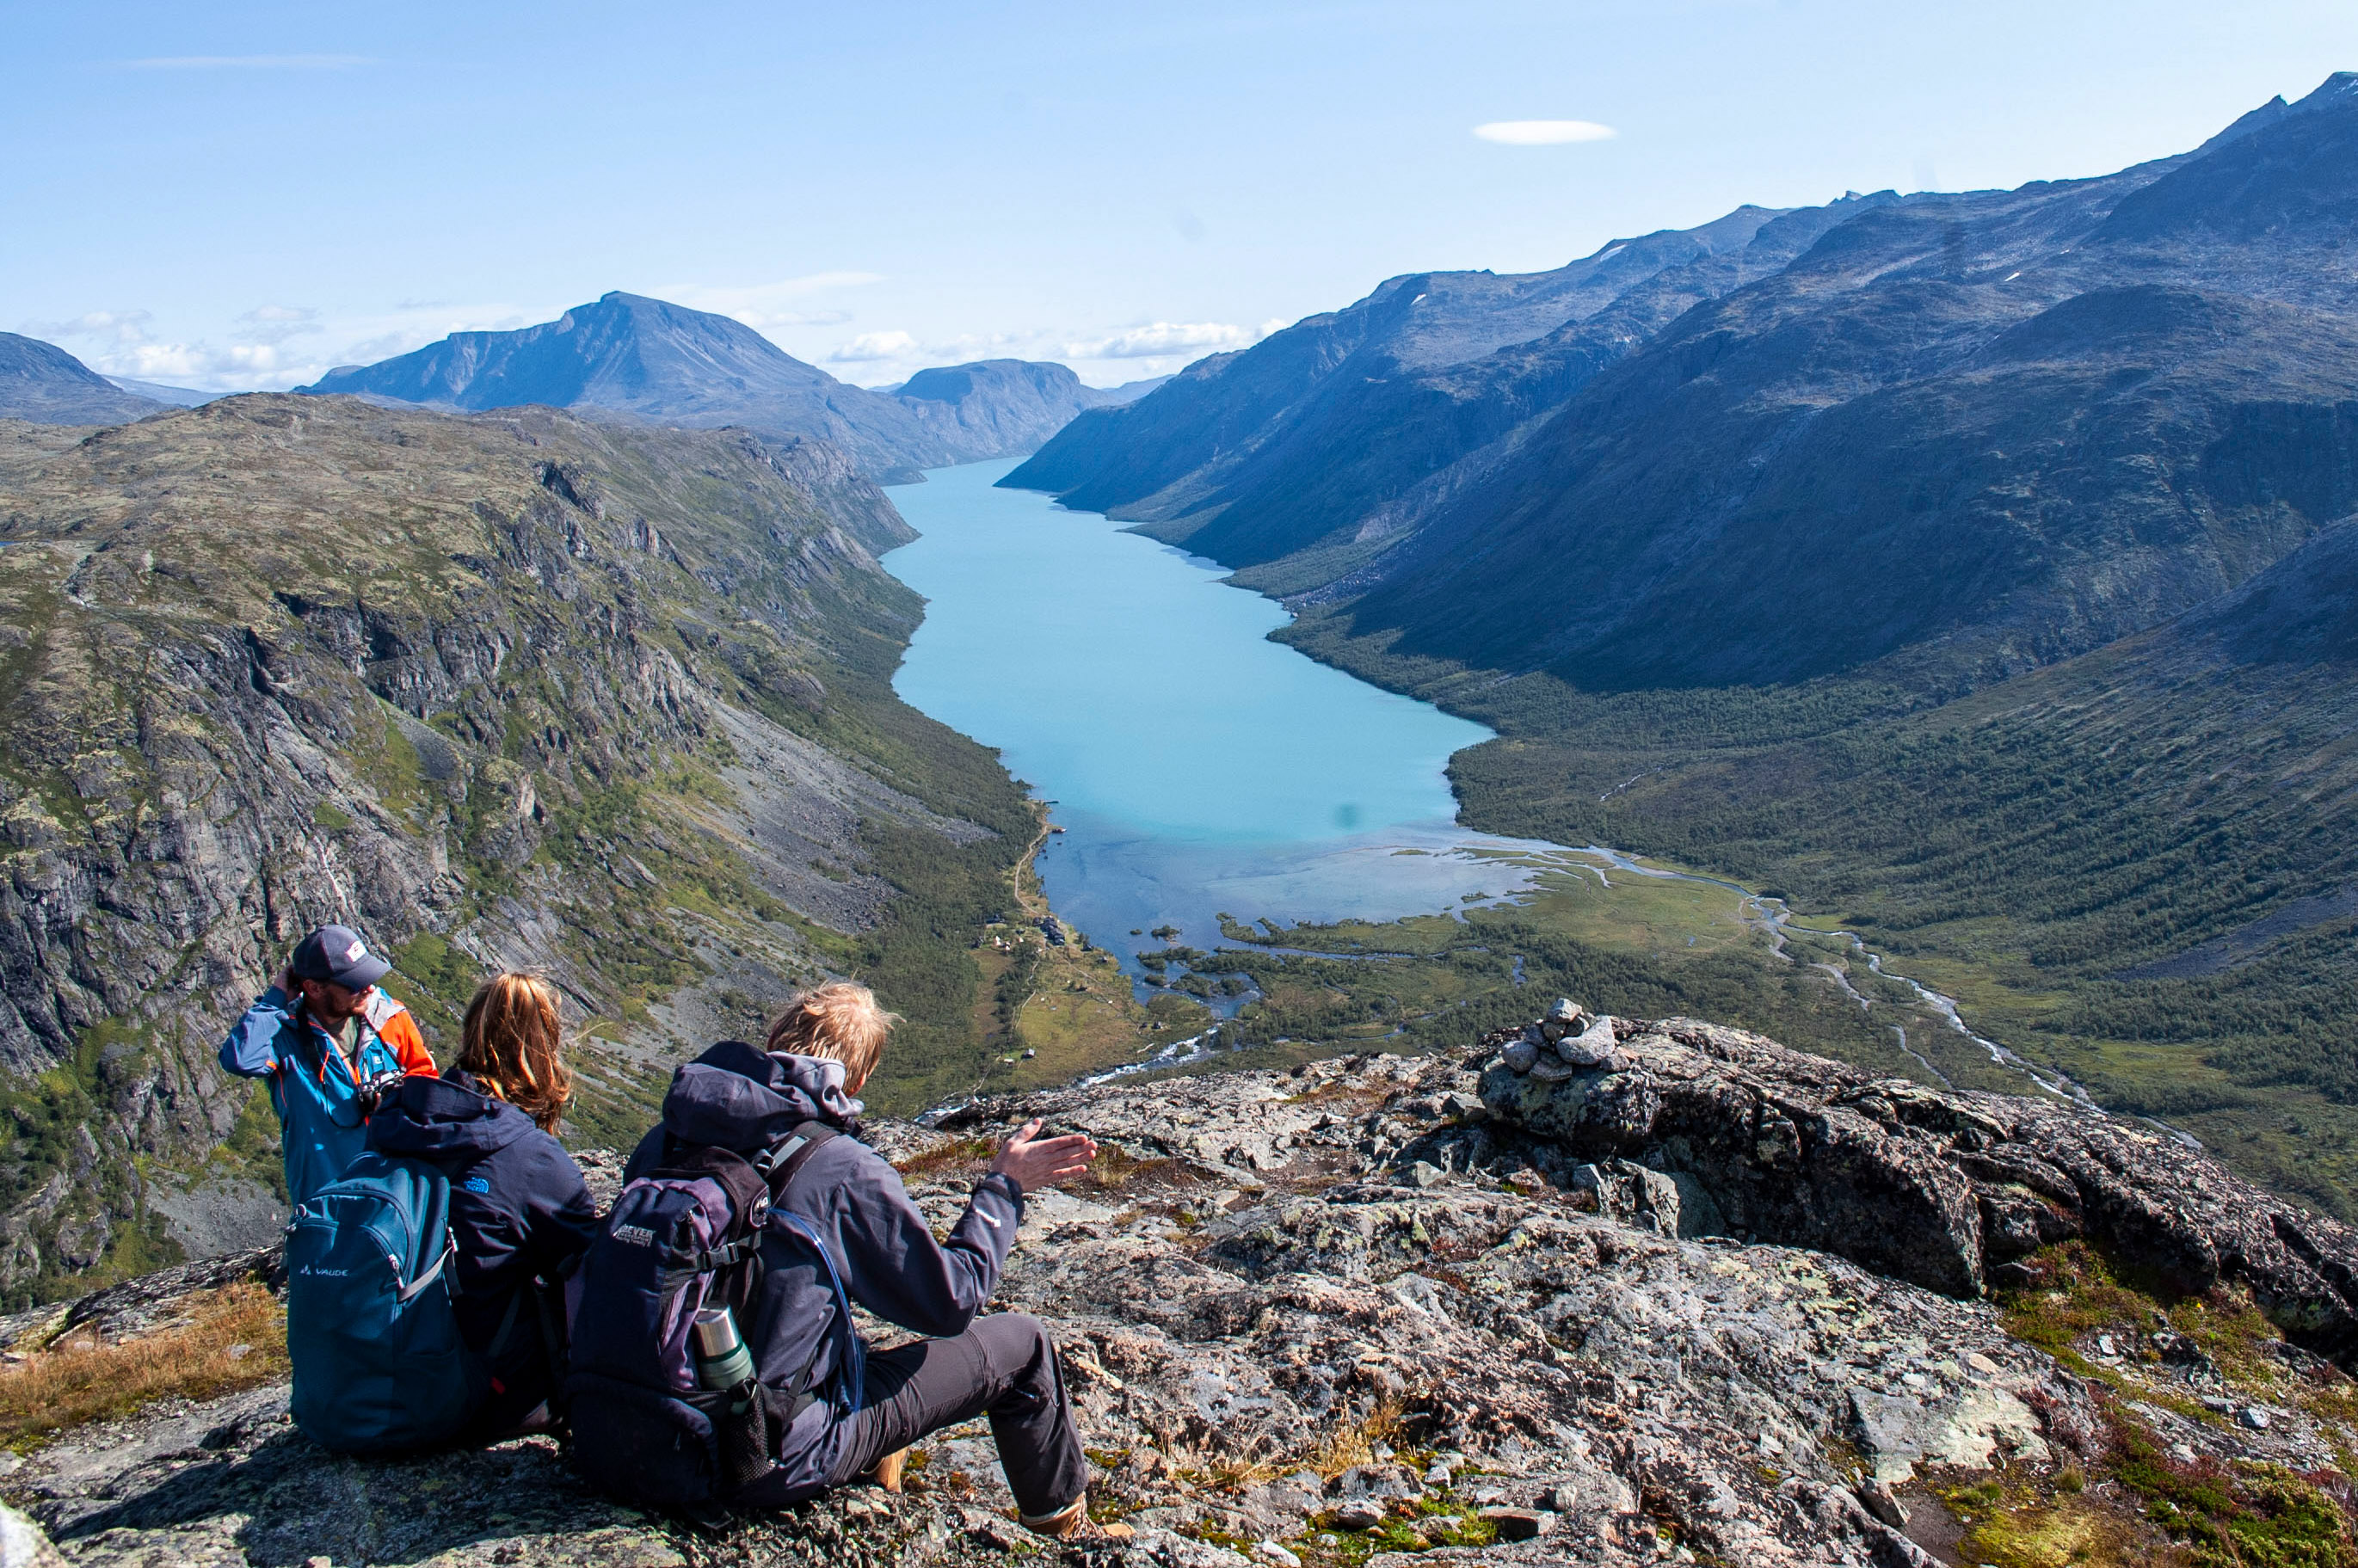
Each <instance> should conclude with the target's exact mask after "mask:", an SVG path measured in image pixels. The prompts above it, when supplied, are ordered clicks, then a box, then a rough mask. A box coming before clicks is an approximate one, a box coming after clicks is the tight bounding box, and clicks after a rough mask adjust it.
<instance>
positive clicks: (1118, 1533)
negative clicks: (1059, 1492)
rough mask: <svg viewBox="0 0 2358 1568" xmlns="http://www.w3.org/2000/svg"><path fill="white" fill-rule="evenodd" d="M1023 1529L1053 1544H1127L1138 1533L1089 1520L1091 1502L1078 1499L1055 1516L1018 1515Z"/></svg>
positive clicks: (1124, 1527)
mask: <svg viewBox="0 0 2358 1568" xmlns="http://www.w3.org/2000/svg"><path fill="white" fill-rule="evenodd" d="M1016 1518H1017V1519H1020V1520H1022V1525H1023V1528H1024V1529H1026V1530H1030V1531H1031V1532H1032V1533H1033V1534H1034V1535H1044V1536H1046V1537H1047V1538H1048V1539H1049V1540H1051V1541H1128V1540H1129V1539H1130V1537H1131V1536H1133V1535H1136V1534H1137V1533H1138V1532H1137V1531H1136V1530H1132V1529H1130V1526H1128V1525H1126V1524H1099V1523H1098V1522H1097V1521H1096V1520H1094V1519H1090V1518H1089V1499H1088V1498H1087V1497H1086V1496H1083V1497H1078V1498H1074V1499H1073V1500H1072V1501H1071V1502H1069V1503H1066V1504H1065V1506H1064V1507H1063V1508H1061V1509H1057V1510H1056V1511H1055V1513H1052V1514H1018V1515H1017V1516H1016Z"/></svg>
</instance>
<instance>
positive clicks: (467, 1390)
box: [287, 1150, 488, 1454]
mask: <svg viewBox="0 0 2358 1568" xmlns="http://www.w3.org/2000/svg"><path fill="white" fill-rule="evenodd" d="M456 1251H457V1243H456V1242H455V1241H454V1240H453V1239H452V1238H451V1234H450V1183H449V1178H447V1177H446V1176H444V1175H443V1174H442V1173H441V1172H439V1171H438V1170H436V1169H435V1168H434V1167H433V1166H431V1165H427V1164H424V1163H422V1162H417V1161H415V1160H403V1159H396V1158H392V1157H389V1156H387V1155H384V1154H380V1153H377V1152H374V1151H373V1150H372V1151H368V1152H363V1153H362V1154H361V1155H360V1156H359V1157H358V1158H357V1159H355V1160H354V1161H353V1162H352V1164H351V1165H350V1166H349V1167H347V1168H346V1170H345V1172H344V1174H343V1177H342V1179H341V1180H340V1181H335V1182H331V1183H330V1184H328V1185H327V1186H325V1187H323V1188H321V1189H320V1190H319V1192H318V1193H317V1194H315V1195H312V1196H311V1197H310V1198H309V1199H308V1200H306V1201H305V1202H304V1204H303V1205H302V1206H301V1207H299V1208H297V1210H296V1211H295V1217H294V1219H293V1220H292V1221H291V1222H290V1223H289V1224H288V1225H287V1359H288V1360H289V1361H291V1362H292V1363H293V1364H294V1372H295V1390H294V1395H293V1398H292V1400H291V1401H290V1403H291V1404H292V1407H293V1410H294V1414H295V1424H296V1425H297V1427H299V1428H301V1429H302V1432H303V1434H304V1435H305V1436H307V1437H308V1438H310V1439H311V1441H313V1442H314V1443H317V1444H319V1445H320V1446H321V1447H322V1448H329V1449H333V1450H334V1451H335V1452H337V1453H339V1454H374V1453H383V1452H386V1451H389V1450H398V1449H412V1448H425V1447H430V1446H432V1445H434V1444H442V1443H447V1442H449V1441H450V1440H451V1439H452V1438H454V1437H456V1436H458V1435H459V1433H460V1432H461V1431H462V1430H463V1429H464V1428H465V1427H466V1424H467V1422H468V1421H469V1419H470V1418H471V1416H472V1415H473V1414H474V1413H475V1411H476V1410H477V1409H478V1408H479V1407H480V1406H481V1403H482V1401H483V1399H484V1397H485V1394H486V1392H487V1391H488V1383H487V1380H486V1379H485V1377H484V1375H483V1371H482V1368H481V1366H480V1364H479V1363H478V1361H477V1359H476V1357H474V1356H472V1355H471V1354H470V1353H469V1352H468V1350H467V1347H466V1346H465V1344H464V1343H463V1342H462V1341H461V1340H460V1337H459V1318H458V1314H457V1313H456V1312H454V1311H453V1310H452V1308H451V1304H450V1298H451V1295H452V1292H453V1289H454V1287H453V1284H452V1281H451V1279H450V1275H449V1263H450V1261H451V1260H452V1258H453V1256H454V1255H455V1253H456Z"/></svg>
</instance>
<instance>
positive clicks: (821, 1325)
mask: <svg viewBox="0 0 2358 1568" xmlns="http://www.w3.org/2000/svg"><path fill="white" fill-rule="evenodd" d="M893 1022H896V1021H895V1020H894V1018H893V1017H892V1014H890V1013H888V1012H885V1011H882V1009H881V1008H879V1007H878V1006H877V1004H876V999H875V998H874V997H873V996H872V995H871V994H870V993H869V991H868V990H867V989H866V988H864V987H861V986H855V985H847V984H836V985H828V986H822V987H820V988H819V989H817V990H814V991H811V992H808V993H807V994H806V995H804V996H801V997H798V998H796V999H795V1000H794V1001H793V1002H791V1003H790V1004H788V1006H787V1008H786V1011H785V1012H784V1015H783V1016H781V1017H780V1018H779V1020H778V1021H777V1022H776V1023H775V1024H774V1025H773V1026H772V1028H771V1030H770V1035H769V1042H768V1049H767V1050H766V1051H764V1050H759V1049H756V1048H755V1047H753V1046H752V1045H748V1044H742V1043H740V1042H736V1041H730V1042H725V1043H723V1044H719V1045H716V1046H714V1047H713V1048H712V1049H710V1050H709V1051H707V1052H706V1053H705V1054H703V1055H702V1056H701V1057H699V1058H698V1060H696V1061H694V1062H692V1063H690V1064H688V1065H687V1066H684V1067H682V1068H680V1069H679V1071H678V1072H677V1074H676V1075H675V1076H674V1077H673V1079H672V1087H671V1091H670V1093H669V1095H668V1096H667V1097H666V1098H665V1101H664V1111H663V1122H662V1124H661V1125H660V1126H658V1127H657V1128H656V1129H655V1130H654V1131H652V1132H650V1133H648V1134H647V1136H646V1138H645V1140H644V1141H643V1142H641V1144H640V1145H639V1148H638V1151H637V1152H635V1153H634V1154H633V1156H632V1159H631V1162H630V1165H629V1168H628V1169H627V1170H626V1171H625V1173H624V1182H625V1184H624V1187H623V1190H622V1195H621V1196H619V1197H618V1198H617V1199H616V1200H615V1204H614V1210H613V1213H612V1215H611V1217H609V1220H608V1224H607V1228H606V1233H605V1235H604V1236H603V1237H602V1238H600V1240H599V1242H598V1243H597V1244H596V1245H595V1246H594V1247H593V1248H592V1249H591V1250H590V1256H589V1259H588V1260H587V1261H586V1262H585V1264H584V1266H583V1271H582V1273H583V1290H582V1298H581V1305H580V1310H579V1315H578V1317H577V1318H576V1322H575V1340H574V1353H573V1378H572V1381H571V1383H570V1385H569V1388H570V1390H571V1392H572V1396H573V1398H572V1420H573V1426H574V1434H575V1454H576V1458H577V1460H578V1462H579V1464H580V1465H581V1467H582V1469H583V1471H584V1472H585V1473H586V1474H588V1475H589V1476H590V1478H591V1479H593V1480H595V1481H598V1482H600V1483H601V1484H603V1485H605V1486H607V1487H611V1488H612V1489H615V1490H617V1491H621V1492H623V1493H625V1494H627V1495H630V1496H633V1497H635V1498H639V1499H641V1500H643V1501H649V1502H656V1503H666V1504H670V1505H673V1506H687V1507H691V1508H693V1507H698V1506H704V1505H713V1504H719V1503H728V1504H733V1505H736V1506H739V1507H754V1508H773V1507H779V1506H783V1505H785V1504H789V1503H794V1502H798V1501H800V1500H802V1499H804V1498H809V1497H812V1496H814V1495H816V1494H817V1493H819V1492H821V1491H824V1490H826V1489H827V1488H828V1487H838V1486H843V1485H845V1484H847V1483H849V1482H852V1481H855V1480H858V1479H860V1478H861V1477H862V1476H871V1475H872V1476H875V1478H877V1479H878V1480H880V1481H882V1483H883V1484H884V1485H886V1486H888V1487H897V1485H898V1476H899V1469H900V1460H901V1455H902V1451H903V1450H904V1449H906V1448H907V1447H908V1445H909V1444H913V1443H914V1442H916V1441H917V1440H918V1439H920V1438H922V1437H924V1436H925V1435H926V1434H928V1433H933V1432H937V1431H939V1430H940V1429H942V1428H944V1427H946V1426H954V1425H957V1423H959V1422H966V1421H970V1420H972V1419H973V1418H975V1417H976V1416H978V1415H986V1414H987V1415H988V1416H989V1417H990V1427H991V1434H992V1436H993V1437H994V1438H996V1439H997V1441H998V1444H999V1457H1000V1464H1001V1467H1002V1468H1003V1469H1004V1470H1005V1472H1006V1475H1007V1484H1008V1487H1009V1488H1010V1489H1011V1491H1012V1492H1013V1493H1014V1494H1015V1502H1016V1507H1017V1509H1018V1510H1019V1511H1020V1513H1021V1515H1022V1520H1023V1523H1024V1524H1025V1525H1027V1526H1028V1527H1030V1528H1031V1529H1032V1530H1035V1531H1037V1532H1039V1533H1041V1534H1043V1535H1048V1536H1055V1537H1059V1538H1064V1539H1073V1538H1076V1537H1079V1536H1082V1535H1085V1534H1087V1533H1088V1532H1090V1531H1091V1530H1094V1529H1095V1528H1096V1527H1094V1526H1092V1525H1091V1524H1090V1522H1089V1520H1088V1518H1087V1508H1086V1506H1085V1498H1084V1497H1083V1491H1084V1488H1085V1487H1086V1486H1087V1479H1088V1470H1087V1461H1086V1460H1085V1459H1084V1458H1083V1456H1082V1453H1081V1442H1080V1435H1079V1433H1078V1432H1077V1431H1076V1429H1075V1427H1074V1424H1073V1416H1072V1410H1071V1406H1070V1404H1069V1402H1068V1401H1067V1400H1066V1399H1065V1389H1064V1384H1063V1382H1062V1380H1061V1379H1060V1378H1059V1377H1058V1374H1057V1369H1056V1352H1055V1346H1054V1345H1052V1344H1051V1343H1050V1342H1049V1338H1048V1333H1047V1330H1046V1329H1045V1328H1044V1327H1043V1326H1042V1325H1041V1324H1040V1323H1039V1321H1038V1320H1037V1319H1035V1318H1032V1317H1028V1316H1025V1315H1023V1314H1020V1313H1002V1314H993V1315H990V1316H981V1315H979V1314H980V1313H981V1311H982V1307H983V1303H986V1302H987V1301H989V1300H990V1294H991V1292H992V1290H993V1289H994V1288H995V1287H996V1286H997V1284H998V1283H999V1277H1000V1271H1001V1269H1002V1268H1003V1267H1004V1266H1005V1264H1006V1261H1007V1253H1008V1249H1009V1247H1010V1245H1011V1243H1012V1242H1013V1241H1014V1239H1015V1230H1016V1227H1017V1226H1018V1225H1019V1224H1021V1223H1022V1217H1023V1195H1024V1193H1025V1191H1026V1190H1027V1189H1029V1188H1033V1187H1037V1186H1043V1185H1047V1184H1054V1183H1055V1182H1058V1181H1061V1180H1063V1179H1065V1178H1066V1177H1069V1176H1073V1175H1076V1174H1078V1173H1080V1172H1081V1171H1083V1170H1084V1169H1086V1168H1087V1164H1088V1162H1089V1160H1090V1159H1091V1158H1092V1157H1093V1156H1094V1155H1095V1154H1096V1152H1097V1145H1096V1143H1095V1142H1093V1141H1091V1140H1090V1139H1088V1138H1087V1137H1085V1136H1082V1135H1079V1134H1073V1135H1069V1136H1065V1137H1060V1138H1046V1139H1041V1138H1036V1137H1035V1136H1034V1135H1035V1134H1036V1133H1037V1132H1038V1131H1039V1123H1038V1122H1036V1121H1034V1122H1033V1123H1031V1124H1030V1125H1028V1126H1026V1127H1024V1128H1023V1129H1022V1130H1021V1131H1019V1132H1017V1133H1016V1134H1015V1135H1014V1136H1013V1137H1012V1138H1010V1139H1008V1140H1007V1141H1005V1142H1004V1143H1002V1144H1001V1146H1000V1149H999V1152H998V1155H997V1157H996V1158H995V1159H993V1160H992V1162H991V1165H990V1173H989V1174H987V1175H985V1176H984V1177H983V1178H982V1180H981V1182H980V1183H979V1184H977V1186H976V1187H975V1190H974V1195H973V1197H972V1199H971V1200H970V1201H969V1202H968V1206H967V1209H966V1212H965V1214H963V1215H962V1216H960V1217H959V1218H958V1221H957V1224H956V1225H955V1226H953V1227H951V1229H950V1232H949V1238H948V1239H947V1240H946V1241H939V1240H936V1238H935V1236H934V1232H933V1229H932V1227H930V1226H928V1225H927V1223H926V1221H925V1216H924V1215H923V1214H921V1213H920V1212H918V1209H917V1207H916V1206H915V1205H914V1203H912V1202H911V1201H910V1199H909V1195H908V1193H907V1191H906V1190H905V1189H904V1188H903V1186H902V1184H901V1178H900V1176H899V1174H898V1173H895V1172H894V1171H893V1169H892V1166H891V1165H890V1164H888V1163H886V1162H885V1161H884V1159H883V1158H882V1156H881V1155H879V1154H878V1153H876V1152H874V1151H873V1150H871V1149H870V1148H869V1147H868V1146H867V1145H866V1144H865V1143H862V1142H861V1141H860V1123H859V1120H858V1117H859V1113H860V1102H859V1101H858V1100H857V1099H855V1098H852V1096H853V1095H855V1094H857V1093H858V1092H859V1090H860V1087H862V1086H863V1085H864V1084H865V1083H866V1082H867V1080H868V1077H869V1075H870V1074H871V1073H872V1072H873V1071H874V1070H875V1067H876V1063H877V1059H878V1057H879V1056H880V1055H881V1054H882V1051H883V1048H884V1041H885V1035H886V1033H888V1032H889V1030H890V1029H891V1027H892V1024H893ZM724 1189H725V1191H726V1195H725V1196H724V1195H723V1190H724ZM749 1215H750V1216H751V1220H750V1222H749V1220H748V1219H747V1216H749ZM740 1237H742V1238H745V1239H744V1245H745V1246H746V1247H747V1248H748V1249H755V1250H757V1252H758V1262H757V1263H752V1264H748V1263H746V1262H740V1261H735V1259H736V1257H737V1253H736V1249H737V1248H738V1246H739V1241H738V1238H740ZM683 1271H686V1274H687V1277H686V1278H685V1279H684V1278H683ZM699 1303H700V1304H699ZM850 1303H858V1304H859V1305H860V1306H862V1307H865V1308H866V1309H867V1310H868V1311H870V1312H871V1313H873V1314H875V1315H877V1316H878V1317H880V1318H882V1319H884V1320H885V1321H886V1322H888V1323H892V1324H897V1325H900V1326H902V1327H903V1328H907V1329H912V1330H914V1331H915V1332H916V1333H918V1334H921V1335H927V1336H934V1337H930V1338H925V1339H920V1340H916V1341H914V1342H913V1343H911V1344H908V1345H904V1346H900V1347H899V1348H897V1349H893V1350H889V1351H884V1352H882V1353H877V1354H871V1353H870V1352H869V1351H868V1349H867V1347H866V1346H865V1345H864V1344H863V1343H862V1342H861V1341H860V1337H859V1336H858V1334H857V1331H856V1330H855V1328H854V1326H853V1325H852V1323H851V1321H850V1314H849V1306H850ZM673 1325H679V1328H680V1329H683V1330H689V1331H690V1332H688V1333H687V1336H686V1339H685V1343H682V1342H680V1341H675V1340H674V1339H673V1338H672V1337H671V1336H672V1335H673V1333H674V1332H675V1330H674V1328H673ZM1107 1533H1120V1534H1127V1533H1128V1531H1127V1530H1121V1529H1120V1527H1113V1528H1112V1530H1109V1531H1108V1532H1107Z"/></svg>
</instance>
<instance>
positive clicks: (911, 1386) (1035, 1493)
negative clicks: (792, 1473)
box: [827, 1312, 1088, 1517]
mask: <svg viewBox="0 0 2358 1568" xmlns="http://www.w3.org/2000/svg"><path fill="white" fill-rule="evenodd" d="M986 1413H987V1414H989V1416H990V1435H991V1437H992V1438H993V1439H994V1440H995V1441H996V1442H997V1443H998V1444H999V1465H1000V1468H1001V1469H1002V1470H1004V1471H1006V1472H1007V1487H1008V1490H1010V1491H1011V1492H1013V1493H1014V1494H1015V1506H1016V1507H1017V1508H1019V1509H1022V1511H1023V1512H1025V1513H1027V1514H1031V1515H1033V1516H1034V1517H1037V1516H1039V1515H1042V1514H1049V1513H1054V1512H1055V1511H1056V1510H1057V1509H1061V1508H1063V1507H1064V1506H1065V1504H1067V1503H1069V1502H1071V1501H1072V1500H1073V1499H1074V1498H1077V1497H1079V1496H1080V1495H1081V1493H1082V1491H1083V1490H1084V1489H1085V1488H1086V1487H1087V1486H1088V1462H1087V1460H1086V1459H1085V1458H1083V1457H1082V1454H1081V1434H1080V1433H1079V1431H1078V1430H1077V1429H1076V1428H1075V1426H1074V1425H1073V1410H1072V1406H1071V1404H1070V1403H1069V1402H1068V1401H1067V1400H1065V1383H1064V1379H1063V1377H1062V1376H1061V1375H1060V1374H1059V1373H1058V1372H1057V1370H1056V1347H1055V1345H1054V1344H1052V1343H1051V1342H1050V1341H1049V1338H1048V1331H1047V1329H1046V1328H1045V1327H1044V1326H1042V1325H1041V1323H1040V1320H1039V1319H1038V1318H1036V1317H1029V1316H1026V1315H1025V1314H1022V1313H1015V1312H1009V1313H996V1314H992V1315H990V1316H989V1317H979V1318H976V1319H975V1320H974V1326H973V1327H971V1328H969V1329H968V1330H967V1331H966V1332H965V1333H964V1334H961V1335H959V1336H957V1338H955V1339H920V1340H918V1341H916V1342H915V1343H914V1344H912V1345H903V1346H900V1347H899V1348H898V1349H895V1350H887V1351H883V1352H882V1353H880V1354H876V1355H871V1357H868V1402H867V1406H866V1408H865V1409H863V1410H861V1411H859V1412H858V1413H857V1414H855V1415H853V1416H852V1418H851V1421H850V1427H851V1431H850V1433H849V1440H848V1441H847V1442H846V1443H845V1444H844V1445H843V1454H842V1456H841V1457H840V1458H838V1460H837V1461H836V1465H835V1469H834V1471H833V1472H832V1473H831V1474H829V1475H828V1476H827V1485H828V1486H830V1487H840V1486H843V1485H845V1484H847V1483H848V1482H851V1481H856V1480H858V1479H859V1478H860V1476H862V1475H864V1474H866V1473H867V1472H868V1471H870V1470H871V1469H873V1468H875V1465H876V1462H877V1461H878V1460H879V1459H882V1458H883V1457H884V1455H886V1454H890V1453H892V1452H893V1451H894V1450H895V1449H901V1448H906V1447H908V1446H909V1445H910V1444H914V1443H915V1442H916V1441H917V1440H918V1439H919V1438H922V1437H925V1436H926V1435H927V1434H928V1433H936V1432H939V1431H940V1430H941V1429H942V1428H944V1427H946V1426H956V1425H957V1424H958V1422H964V1421H972V1420H973V1419H974V1418H975V1417H976V1416H979V1415H983V1414H986Z"/></svg>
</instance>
